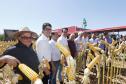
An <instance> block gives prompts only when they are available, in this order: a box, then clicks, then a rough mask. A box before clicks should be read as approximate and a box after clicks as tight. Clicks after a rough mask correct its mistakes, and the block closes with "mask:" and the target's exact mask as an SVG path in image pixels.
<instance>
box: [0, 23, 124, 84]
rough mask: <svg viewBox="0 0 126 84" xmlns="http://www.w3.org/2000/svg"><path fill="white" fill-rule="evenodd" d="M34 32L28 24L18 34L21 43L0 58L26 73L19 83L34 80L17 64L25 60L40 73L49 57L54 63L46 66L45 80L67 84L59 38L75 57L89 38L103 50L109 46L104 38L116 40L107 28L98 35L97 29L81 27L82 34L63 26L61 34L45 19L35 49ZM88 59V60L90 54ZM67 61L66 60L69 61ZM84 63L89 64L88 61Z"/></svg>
mask: <svg viewBox="0 0 126 84" xmlns="http://www.w3.org/2000/svg"><path fill="white" fill-rule="evenodd" d="M34 34H35V32H32V31H31V30H30V29H29V28H28V27H23V28H22V29H21V30H20V31H18V32H17V33H16V34H15V37H16V39H17V40H18V43H17V44H16V45H14V46H11V47H10V48H8V49H7V50H6V51H5V52H4V53H3V56H2V57H1V58H0V65H1V66H3V65H5V64H9V65H11V66H14V67H15V68H14V71H15V72H16V73H19V74H20V75H21V76H22V77H23V80H20V81H19V82H18V84H30V83H31V81H30V80H29V79H28V78H27V77H26V76H25V75H24V74H23V73H22V72H21V71H20V70H19V69H18V68H17V65H18V64H19V63H24V64H26V65H27V66H29V67H30V68H32V69H33V70H34V71H36V72H37V73H39V70H38V67H39V64H40V63H41V62H42V61H43V59H46V60H47V61H48V63H49V65H50V68H48V67H47V66H45V67H43V73H44V77H43V78H42V81H43V84H56V80H57V78H58V80H59V82H60V84H63V82H64V81H63V76H62V68H63V65H62V63H61V62H62V60H61V59H63V56H62V53H61V52H60V50H59V49H58V48H57V47H56V43H57V42H59V43H60V44H62V45H63V46H64V47H66V48H67V49H68V50H70V53H71V56H72V57H73V58H74V59H75V58H76V57H77V56H78V54H79V53H80V52H82V51H83V50H86V49H87V42H90V43H92V44H94V45H98V46H99V47H100V48H101V49H103V50H107V49H106V47H105V45H104V44H101V43H100V40H105V41H107V42H108V43H110V44H111V43H112V38H111V37H110V35H109V34H108V33H106V32H105V33H104V34H100V35H98V34H96V33H93V34H89V33H87V32H83V31H81V32H78V35H76V34H75V33H73V34H70V35H69V34H68V29H67V28H63V29H62V34H61V35H60V36H59V34H58V32H57V31H53V30H52V25H51V24H50V23H44V24H43V25H42V33H41V35H40V37H39V38H38V39H37V40H36V42H35V46H36V47H35V50H34V49H33V47H32V41H33V40H34V38H33V36H34ZM122 40H123V39H122ZM84 59H85V60H86V57H85V58H84ZM63 62H64V63H65V61H63ZM66 66H67V64H66ZM84 67H86V65H85V66H84Z"/></svg>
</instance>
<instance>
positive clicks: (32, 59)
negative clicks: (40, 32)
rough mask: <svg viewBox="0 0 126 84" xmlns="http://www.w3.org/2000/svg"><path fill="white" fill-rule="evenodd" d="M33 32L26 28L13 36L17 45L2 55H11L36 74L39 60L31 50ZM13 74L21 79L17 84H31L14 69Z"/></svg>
mask: <svg viewBox="0 0 126 84" xmlns="http://www.w3.org/2000/svg"><path fill="white" fill-rule="evenodd" d="M34 35H35V33H34V32H32V31H30V30H29V28H28V27H23V28H22V29H21V30H20V31H18V32H17V33H16V34H15V37H16V39H17V40H18V43H17V44H16V45H14V46H12V47H10V48H9V49H7V50H6V51H5V52H4V55H11V56H14V57H15V58H17V59H18V60H19V61H20V62H21V63H24V64H26V65H27V66H29V67H30V68H31V69H33V70H34V71H36V72H37V73H38V65H39V60H38V57H37V54H36V53H35V52H34V50H33V48H32V40H33V36H34ZM14 70H15V72H16V73H18V74H20V75H21V76H22V77H23V80H21V81H19V83H18V84H31V81H30V80H29V79H28V78H27V77H26V76H25V75H24V74H23V73H22V72H21V71H19V69H18V68H17V67H16V68H14Z"/></svg>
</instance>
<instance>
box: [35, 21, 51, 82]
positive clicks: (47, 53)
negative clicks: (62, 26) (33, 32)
mask: <svg viewBox="0 0 126 84" xmlns="http://www.w3.org/2000/svg"><path fill="white" fill-rule="evenodd" d="M51 30H52V25H51V24H50V23H44V24H43V25H42V34H41V36H40V37H39V38H38V40H37V42H36V52H37V55H38V58H39V61H40V62H41V61H42V60H43V58H44V59H45V60H48V62H50V61H51V48H50V44H49V36H50V34H51ZM43 71H44V77H43V79H42V81H43V84H48V83H49V75H50V70H49V69H48V67H44V68H43Z"/></svg>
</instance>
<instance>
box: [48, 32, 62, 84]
mask: <svg viewBox="0 0 126 84" xmlns="http://www.w3.org/2000/svg"><path fill="white" fill-rule="evenodd" d="M58 37H59V35H58V33H57V32H56V31H53V32H52V33H51V40H50V41H49V44H50V47H51V76H50V77H51V84H56V75H57V71H58V68H59V65H60V58H61V53H60V50H59V49H58V48H57V47H56V42H57V39H58Z"/></svg>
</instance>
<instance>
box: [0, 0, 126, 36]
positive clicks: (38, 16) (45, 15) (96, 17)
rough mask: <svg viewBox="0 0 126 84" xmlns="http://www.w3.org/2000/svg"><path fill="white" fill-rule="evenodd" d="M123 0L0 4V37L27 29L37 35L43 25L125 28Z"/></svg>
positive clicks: (38, 0) (11, 1)
mask: <svg viewBox="0 0 126 84" xmlns="http://www.w3.org/2000/svg"><path fill="white" fill-rule="evenodd" d="M125 4H126V0H0V33H3V29H16V30H17V29H20V28H21V27H24V26H27V27H29V28H30V29H31V30H32V31H34V32H36V33H38V34H39V33H41V26H42V24H43V23H45V22H49V23H51V24H52V26H53V29H57V28H62V27H68V26H78V27H82V20H83V18H86V21H87V27H86V28H87V29H97V28H108V27H115V26H126V11H125V9H126V5H125Z"/></svg>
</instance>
